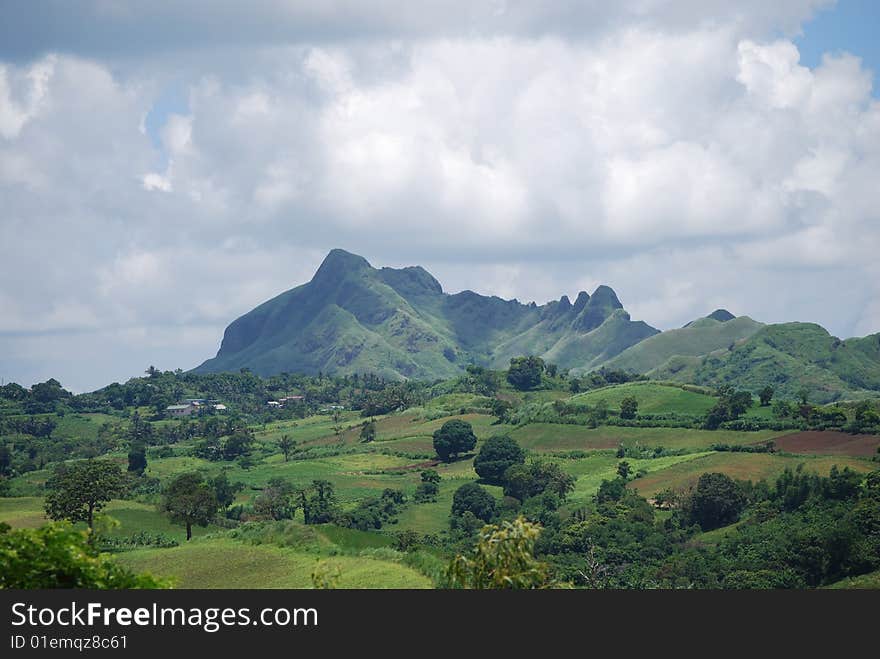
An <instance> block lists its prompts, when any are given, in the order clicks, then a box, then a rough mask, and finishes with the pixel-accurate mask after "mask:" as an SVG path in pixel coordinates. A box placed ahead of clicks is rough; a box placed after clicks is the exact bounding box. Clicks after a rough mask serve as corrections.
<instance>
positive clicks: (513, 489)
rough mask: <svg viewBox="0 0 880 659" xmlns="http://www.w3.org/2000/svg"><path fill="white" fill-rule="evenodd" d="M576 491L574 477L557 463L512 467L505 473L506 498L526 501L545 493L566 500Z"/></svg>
mask: <svg viewBox="0 0 880 659" xmlns="http://www.w3.org/2000/svg"><path fill="white" fill-rule="evenodd" d="M573 490H574V477H572V476H571V475H570V474H567V473H565V472H564V471H563V470H562V469H561V468H560V467H559V465H558V464H556V463H555V462H546V461H544V460H537V461H535V462H532V463H530V464H528V465H522V464H515V465H512V466H511V467H510V468H509V469H508V470H507V471H506V472H505V473H504V496H508V497H514V498H515V499H519V500H520V501H525V500H526V499H528V498H530V497H535V496H538V495H540V494H543V493H544V492H550V493H552V494H555V495H556V496H557V497H559V499H560V500H565V498H566V497H567V496H568V495H569V494H570V493H571V492H572V491H573Z"/></svg>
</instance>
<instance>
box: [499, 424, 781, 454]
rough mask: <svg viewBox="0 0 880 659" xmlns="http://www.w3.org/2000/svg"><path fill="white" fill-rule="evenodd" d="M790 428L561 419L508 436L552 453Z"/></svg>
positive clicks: (696, 444) (731, 438)
mask: <svg viewBox="0 0 880 659" xmlns="http://www.w3.org/2000/svg"><path fill="white" fill-rule="evenodd" d="M789 432H792V431H778V430H760V431H757V432H738V431H734V430H695V429H692V428H631V427H627V426H599V427H598V428H588V427H586V426H576V425H570V424H563V423H532V424H529V425H527V426H523V427H521V428H517V429H516V430H515V431H513V432H512V433H511V436H512V437H513V438H514V439H516V440H517V442H519V444H520V445H521V446H523V447H524V448H528V449H531V450H533V451H537V452H546V453H554V452H560V451H572V450H579V449H580V450H592V449H611V448H617V447H618V446H619V445H620V444H623V445H624V446H635V445H636V444H637V443H638V444H639V445H641V446H644V447H650V448H653V447H656V446H662V447H664V448H667V449H694V450H705V449H707V448H708V447H709V446H711V445H712V444H738V445H743V444H760V443H762V442H764V441H766V440H768V439H772V438H774V437H780V436H782V435H785V434H787V433H789Z"/></svg>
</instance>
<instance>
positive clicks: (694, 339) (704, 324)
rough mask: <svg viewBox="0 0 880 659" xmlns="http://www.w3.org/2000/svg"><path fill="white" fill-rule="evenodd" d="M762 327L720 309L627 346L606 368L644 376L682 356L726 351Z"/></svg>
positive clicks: (697, 355) (700, 355) (698, 355)
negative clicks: (677, 327)
mask: <svg viewBox="0 0 880 659" xmlns="http://www.w3.org/2000/svg"><path fill="white" fill-rule="evenodd" d="M762 327H764V325H763V324H762V323H759V322H757V321H755V320H752V319H751V318H749V317H748V316H740V317H738V318H737V317H736V316H734V315H733V314H731V313H730V312H729V311H726V310H724V309H719V310H717V311H713V312H712V313H711V314H709V315H708V316H706V317H705V318H700V319H698V320H694V321H691V322H689V323H688V324H687V325H685V326H684V327H682V328H680V329H672V330H667V331H666V332H663V333H661V334H656V335H654V336H651V337H648V338H647V339H645V340H644V341H641V342H639V343H637V344H635V345H633V346H630V347H629V348H627V349H626V350H624V351H623V352H621V353H620V354H619V355H617V356H616V357H613V358H612V359H610V360H609V361H608V362H607V364H606V366H608V367H609V368H615V369H621V370H624V371H632V372H634V373H647V372H649V371H653V370H654V369H658V368H661V367H663V366H664V364H666V363H667V362H669V361H670V360H674V361H675V362H676V363H678V361H680V358H683V357H702V356H703V355H707V354H709V353H711V352H714V351H716V350H722V349H725V350H726V349H727V348H728V347H729V346H731V345H733V344H735V343H737V342H739V341H743V340H744V339H747V338H749V337H750V336H752V335H753V334H755V333H756V332H757V331H758V330H760V329H761V328H762Z"/></svg>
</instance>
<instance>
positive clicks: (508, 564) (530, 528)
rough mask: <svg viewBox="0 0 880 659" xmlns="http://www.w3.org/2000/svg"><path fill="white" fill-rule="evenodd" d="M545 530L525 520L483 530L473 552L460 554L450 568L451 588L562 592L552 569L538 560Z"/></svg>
mask: <svg viewBox="0 0 880 659" xmlns="http://www.w3.org/2000/svg"><path fill="white" fill-rule="evenodd" d="M540 533H541V526H540V525H538V524H533V523H531V522H528V521H526V519H525V518H524V517H522V516H520V517H517V518H516V519H514V520H513V521H510V522H502V523H501V524H498V525H489V526H485V527H483V530H482V531H480V535H479V539H478V541H477V544H476V546H475V547H474V549H473V551H472V552H470V553H469V554H468V555H462V554H459V555H458V556H456V557H455V558H454V559H453V560H452V563H450V565H449V571H448V579H449V586H450V587H451V588H476V589H490V588H492V589H494V588H510V589H513V588H516V589H532V588H559V587H564V586H565V585H567V584H561V583H559V582H556V581H554V580H553V578H552V577H551V573H550V567H549V566H548V565H547V564H546V563H542V562H541V561H539V560H537V559H535V541H536V540H537V539H538V536H539V535H540Z"/></svg>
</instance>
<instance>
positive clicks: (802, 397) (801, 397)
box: [797, 387, 810, 405]
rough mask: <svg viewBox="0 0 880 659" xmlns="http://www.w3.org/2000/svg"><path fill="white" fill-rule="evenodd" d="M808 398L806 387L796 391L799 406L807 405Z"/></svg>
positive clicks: (808, 391)
mask: <svg viewBox="0 0 880 659" xmlns="http://www.w3.org/2000/svg"><path fill="white" fill-rule="evenodd" d="M809 396H810V390H809V389H807V388H806V387H802V388H801V389H798V392H797V397H798V400H800V401H801V405H806V404H807V398H809Z"/></svg>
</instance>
